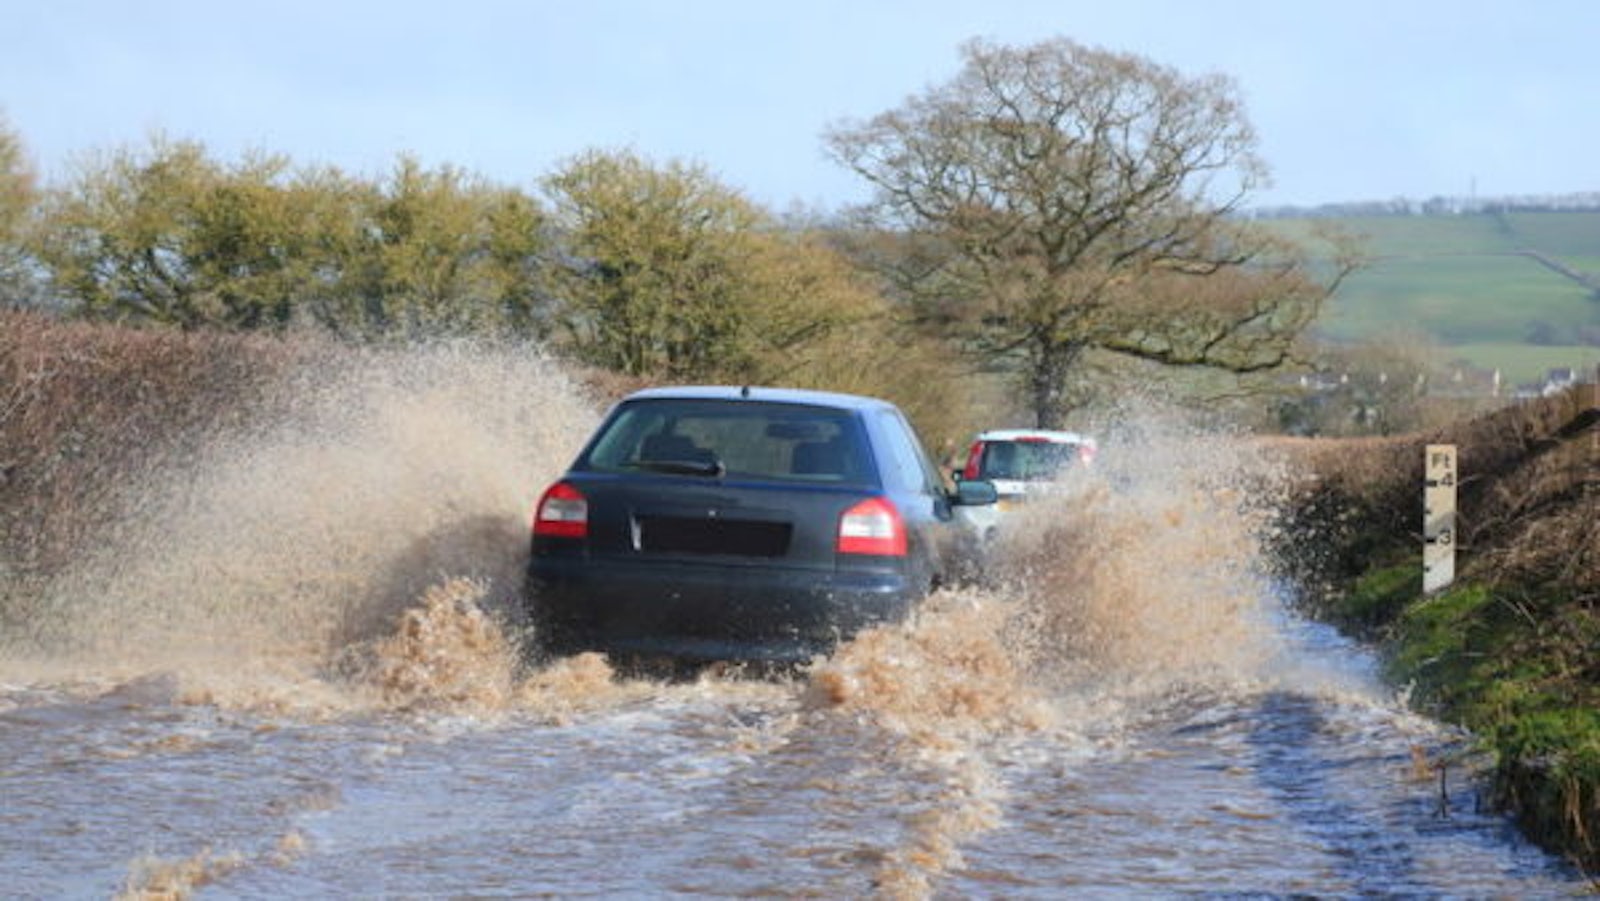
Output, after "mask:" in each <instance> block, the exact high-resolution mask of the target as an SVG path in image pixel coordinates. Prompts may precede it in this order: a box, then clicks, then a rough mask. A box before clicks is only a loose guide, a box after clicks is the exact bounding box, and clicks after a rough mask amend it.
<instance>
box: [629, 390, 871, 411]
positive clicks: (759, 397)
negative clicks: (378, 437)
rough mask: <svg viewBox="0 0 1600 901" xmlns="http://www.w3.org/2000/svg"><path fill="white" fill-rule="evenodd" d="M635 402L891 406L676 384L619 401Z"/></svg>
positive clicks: (852, 397) (831, 396)
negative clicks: (742, 402)
mask: <svg viewBox="0 0 1600 901" xmlns="http://www.w3.org/2000/svg"><path fill="white" fill-rule="evenodd" d="M635 400H731V401H756V402H761V403H780V404H806V405H808V406H814V407H838V408H840V409H847V410H873V409H883V408H889V409H893V408H894V405H893V404H891V403H889V402H888V401H886V400H883V399H881V398H876V397H866V396H863V395H859V394H841V393H839V392H834V391H812V390H809V389H805V388H767V387H761V386H756V385H679V386H673V387H663V388H645V389H644V390H642V391H635V392H633V393H632V394H629V395H628V396H627V397H624V398H623V399H622V403H628V402H629V401H635Z"/></svg>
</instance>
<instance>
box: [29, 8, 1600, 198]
mask: <svg viewBox="0 0 1600 901" xmlns="http://www.w3.org/2000/svg"><path fill="white" fill-rule="evenodd" d="M9 6H10V8H9V9H7V10H6V11H5V12H4V14H3V15H0V115H4V117H5V119H6V120H7V121H8V123H9V125H10V127H11V128H12V129H13V130H14V131H16V132H17V133H18V134H19V135H20V136H21V138H22V140H23V143H24V145H25V146H26V148H27V150H28V151H29V153H30V155H31V156H32V158H33V160H34V161H35V163H36V164H37V166H38V168H39V169H40V170H41V171H42V172H43V174H44V175H45V176H46V178H47V179H51V180H59V179H61V178H63V177H65V176H66V175H67V174H68V173H69V172H70V171H71V166H72V164H73V162H74V161H76V160H81V159H83V158H85V157H86V156H87V155H89V154H91V153H93V152H96V151H100V150H106V149H111V148H116V147H122V146H142V145H143V144H144V143H145V142H146V140H147V138H148V137H149V135H150V134H151V133H152V132H156V131H160V132H162V133H164V134H166V135H167V136H168V137H172V138H184V139H192V140H197V141H200V142H201V143H203V144H205V145H206V147H207V148H208V149H209V150H210V151H211V153H212V154H213V156H215V157H218V158H221V159H225V160H233V159H236V158H238V157H239V156H240V155H242V154H244V153H245V152H247V151H250V150H266V151H272V152H279V153H284V154H287V155H288V156H289V157H290V158H291V159H292V160H293V161H294V162H295V163H297V164H304V165H311V164H318V165H321V164H329V165H335V166H339V167H341V168H343V169H346V170H349V171H352V172H357V173H361V174H365V175H379V174H382V173H384V172H386V171H387V170H388V169H389V168H390V166H391V165H392V164H393V162H394V161H395V158H396V157H397V156H398V155H399V154H401V153H411V154H414V155H415V156H417V157H419V158H420V159H421V160H422V161H423V162H424V163H425V164H427V165H429V166H434V165H442V164H446V163H448V164H452V165H456V166H459V167H462V168H465V169H468V170H471V171H474V172H477V173H479V174H482V175H484V176H486V177H488V178H491V179H493V180H495V181H499V182H502V183H506V184H512V185H517V186H521V187H527V188H531V187H533V186H534V185H535V184H536V182H537V181H538V179H539V178H540V177H542V176H544V175H547V174H549V173H550V172H552V171H554V169H555V168H556V167H557V166H558V165H560V164H561V163H562V162H563V161H564V160H566V159H567V158H569V157H571V156H572V155H574V154H577V153H580V152H582V151H584V150H588V149H592V148H608V149H614V148H620V147H628V148H631V149H633V150H635V151H638V152H639V153H641V154H643V155H645V156H647V157H649V158H651V159H654V160H657V161H664V160H668V159H683V160H690V161H695V162H698V163H702V164H704V165H705V166H706V167H708V168H709V169H710V170H711V171H712V172H713V173H715V174H716V175H717V177H718V178H719V179H720V180H721V181H723V182H724V183H725V184H727V185H729V186H731V187H734V188H737V189H739V190H741V191H743V192H744V193H746V194H747V195H748V196H750V197H751V198H752V199H754V200H756V201H757V202H760V203H762V204H764V205H766V206H768V207H771V208H773V209H774V210H783V209H786V208H787V207H788V206H790V205H791V204H792V203H800V204H804V205H808V206H812V207H820V208H825V209H831V208H835V207H837V206H839V205H841V204H843V203H847V202H851V201H854V200H859V199H861V198H862V197H863V196H864V194H865V188H864V186H863V185H862V184H861V182H860V181H859V180H858V179H857V178H856V176H854V175H852V174H851V173H849V172H848V171H846V170H844V169H842V168H840V167H839V166H838V165H836V164H835V163H832V162H830V161H829V160H828V159H827V158H826V156H825V155H824V153H823V149H822V139H821V135H822V132H823V131H824V129H825V128H826V127H827V126H828V125H829V124H831V123H835V122H838V121H841V120H847V119H863V118H866V117H869V116H871V115H874V114H876V113H878V112H882V111H884V110H887V109H890V108H893V107H895V106H898V105H899V104H900V103H901V102H902V101H904V100H905V99H906V97H907V96H909V95H910V94H913V93H916V92H919V91H921V90H922V89H924V88H925V87H927V86H929V85H931V84H935V83H938V82H942V81H945V80H947V79H949V78H951V77H953V76H954V75H955V74H956V71H957V69H958V67H959V56H958V47H959V45H960V44H961V43H962V42H963V41H965V40H967V39H969V38H974V37H983V38H987V39H992V40H996V41H1000V42H1004V43H1013V44H1024V43H1031V42H1034V41H1038V40H1043V39H1046V38H1051V37H1058V36H1061V37H1069V38H1072V39H1074V40H1077V41H1080V42H1082V43H1086V44H1092V45H1097V46H1101V47H1106V48H1109V49H1113V50H1118V51H1124V52H1132V53H1137V54H1139V55H1142V56H1145V57H1148V58H1149V59H1152V60H1154V61H1156V62H1159V63H1162V64H1165V65H1169V66H1172V67H1175V68H1177V69H1179V70H1180V71H1183V72H1185V73H1188V74H1193V75H1199V74H1204V73H1210V72H1222V73H1224V74H1227V75H1229V76H1231V77H1233V78H1234V79H1235V80H1236V82H1237V83H1238V85H1239V88H1240V90H1241V93H1242V95H1243V97H1244V99H1245V103H1246V108H1247V110H1248V113H1249V117H1250V120H1251V121H1252V122H1253V123H1254V125H1255V127H1256V130H1257V132H1258V133H1259V136H1260V152H1261V154H1262V156H1263V157H1264V158H1265V159H1266V161H1267V163H1268V165H1269V166H1270V167H1271V169H1272V173H1273V180H1274V184H1273V186H1272V187H1271V188H1269V189H1266V190H1263V191H1261V192H1259V193H1258V194H1257V195H1256V196H1255V201H1256V203H1258V204H1262V205H1267V204H1279V203H1290V204H1316V203H1323V202H1335V201H1352V200H1371V199H1387V198H1391V197H1396V196H1408V197H1413V198H1426V197H1429V196H1433V195H1440V194H1442V195H1467V194H1469V193H1471V192H1473V191H1476V193H1477V194H1478V195H1480V196H1501V195H1521V194H1551V193H1568V192H1576V191H1595V190H1600V66H1596V65H1595V64H1594V60H1595V58H1596V53H1597V52H1600V51H1597V50H1596V47H1597V46H1600V2H1591V0H1521V2H1504V0H1495V2H1489V0H1200V2H1193V0H1191V2H1181V0H1171V2H1168V0H1095V2H1079V0H1053V2H1052V0H970V2H948V0H920V2H887V0H886V2H872V0H854V2H842V0H807V2H805V3H763V2H760V0H698V2H697V0H674V2H645V0H633V2H627V0H569V2H563V3H552V2H535V0H529V2H509V0H506V2H491V0H454V2H448V3H445V2H434V3H412V2H406V0H387V2H365V0H362V2H338V0H321V2H306V0H276V2H272V3H260V2H254V0H240V2H228V0H182V2H179V0H104V2H87V0H51V2H48V3H46V2H38V3H16V4H10V5H9Z"/></svg>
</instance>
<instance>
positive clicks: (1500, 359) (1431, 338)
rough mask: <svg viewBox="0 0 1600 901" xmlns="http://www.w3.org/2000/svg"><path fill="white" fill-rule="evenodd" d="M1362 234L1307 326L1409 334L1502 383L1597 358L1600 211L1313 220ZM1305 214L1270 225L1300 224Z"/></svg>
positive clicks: (1366, 335)
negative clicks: (1362, 260) (1363, 258)
mask: <svg viewBox="0 0 1600 901" xmlns="http://www.w3.org/2000/svg"><path fill="white" fill-rule="evenodd" d="M1316 221H1317V222H1320V223H1323V224H1332V225H1335V226H1337V227H1338V228H1340V229H1341V230H1343V231H1345V232H1347V233H1349V234H1351V235H1355V236H1357V237H1358V238H1360V239H1361V242H1362V248H1363V250H1364V252H1365V254H1366V255H1367V257H1368V258H1369V260H1370V262H1369V263H1368V265H1367V266H1366V267H1364V268H1363V269H1362V270H1361V271H1359V272H1357V273H1356V274H1354V275H1352V276H1351V277H1350V278H1349V279H1347V280H1346V281H1345V283H1344V284H1343V285H1341V286H1340V289H1339V291H1338V293H1337V294H1335V295H1334V297H1333V298H1332V299H1331V301H1330V303H1329V304H1328V306H1327V308H1326V309H1325V311H1324V313H1323V316H1322V318H1321V319H1320V320H1319V321H1318V323H1317V326H1316V333H1317V334H1318V335H1319V336H1321V337H1324V338H1327V339H1330V340H1334V341H1340V342H1359V341H1364V340H1372V339H1389V340H1393V339H1395V338H1397V337H1398V338H1402V339H1413V340H1418V341H1422V342H1426V343H1428V344H1431V345H1433V346H1434V348H1436V350H1437V352H1438V353H1439V354H1441V355H1442V356H1443V357H1444V358H1445V359H1446V360H1453V359H1463V360H1466V361H1468V362H1470V363H1472V364H1474V365H1477V366H1481V367H1484V368H1497V369H1500V370H1501V373H1502V376H1503V378H1504V380H1505V381H1506V382H1507V383H1511V384H1515V383H1518V382H1527V381H1533V380H1536V379H1538V378H1540V377H1542V376H1543V375H1544V373H1545V372H1546V371H1547V370H1549V369H1551V368H1555V367H1562V366H1570V367H1575V368H1589V369H1591V370H1592V369H1593V368H1594V366H1595V365H1596V364H1600V292H1597V291H1596V289H1595V288H1594V287H1590V286H1586V285H1584V284H1582V283H1580V282H1578V281H1576V280H1574V279H1573V278H1571V277H1568V276H1566V275H1563V274H1561V273H1559V272H1557V271H1555V270H1554V269H1552V268H1550V267H1549V266H1546V265H1544V264H1542V263H1541V262H1539V261H1538V260H1537V259H1536V258H1535V257H1533V256H1531V255H1530V254H1529V252H1536V253H1538V254H1542V255H1543V256H1545V257H1547V258H1549V259H1551V260H1553V261H1555V262H1558V263H1559V264H1561V265H1563V266H1565V267H1567V268H1568V269H1571V270H1574V271H1575V272H1577V273H1579V274H1581V275H1586V276H1588V277H1589V278H1590V280H1591V284H1596V285H1600V212H1540V213H1506V214H1495V213H1473V214H1463V215H1434V216H1381V217H1380V216H1374V217H1362V218H1345V219H1334V220H1316ZM1310 225H1311V222H1310V221H1308V220H1283V221H1281V222H1279V223H1277V224H1275V225H1274V227H1279V228H1283V229H1284V230H1286V231H1289V232H1290V233H1292V234H1295V235H1298V236H1304V235H1305V234H1307V233H1309V227H1310Z"/></svg>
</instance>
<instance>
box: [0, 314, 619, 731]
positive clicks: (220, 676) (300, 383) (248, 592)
mask: <svg viewBox="0 0 1600 901" xmlns="http://www.w3.org/2000/svg"><path fill="white" fill-rule="evenodd" d="M337 360H338V362H336V363H330V364H328V365H327V366H326V367H325V368H320V369H318V370H317V371H314V372H312V371H300V372H296V373H293V374H292V375H291V376H290V377H289V378H287V379H285V380H284V381H283V382H282V383H280V384H276V385H274V386H272V388H271V389H270V390H269V391H267V392H264V393H265V394H268V395H271V396H272V397H274V398H275V399H274V400H273V401H272V402H270V403H266V404H263V409H264V410H265V409H272V410H290V411H292V412H290V413H286V414H283V415H281V416H273V417H266V415H265V413H264V412H263V410H241V411H239V416H238V420H239V422H240V425H239V426H238V428H236V429H234V430H232V431H229V432H227V433H225V434H219V435H217V436H215V437H214V439H213V440H212V441H211V442H210V444H209V445H208V446H207V447H205V448H204V449H203V450H202V451H201V452H200V453H199V454H197V455H196V456H195V457H194V458H193V459H189V460H185V461H182V462H181V463H177V464H170V465H168V466H167V468H165V469H163V470H161V471H158V472H151V473H130V474H128V477H129V480H130V481H134V482H135V483H136V484H137V487H136V488H135V489H134V490H133V491H132V493H133V495H134V497H133V499H132V501H131V502H130V503H128V505H127V509H128V511H129V512H128V514H127V515H126V516H124V517H123V518H122V519H121V521H120V522H118V523H117V524H115V525H114V526H113V527H112V528H111V529H109V530H108V532H107V534H105V535H104V536H103V540H102V541H101V542H100V546H99V549H98V550H97V551H95V552H92V553H86V554H85V556H84V557H83V559H82V560H80V561H79V563H78V564H77V565H76V566H74V567H73V568H72V569H71V571H69V572H67V573H65V574H64V575H63V576H62V577H61V578H59V579H57V580H55V582H54V583H53V584H51V585H50V586H49V587H48V590H47V591H45V592H44V593H43V595H42V596H41V597H39V598H38V599H37V603H36V604H35V606H34V611H33V617H34V619H35V620H37V621H40V622H42V623H45V624H46V626H45V627H42V628H40V629H38V630H36V631H37V632H38V633H39V634H40V635H41V636H44V638H43V639H42V640H41V641H39V642H37V643H36V644H35V646H33V647H28V648H21V649H17V648H9V649H8V651H7V654H6V655H5V656H6V658H7V659H5V660H3V661H0V666H3V667H4V668H5V669H6V670H8V671H14V672H16V673H17V675H16V676H15V677H14V678H16V679H18V680H19V681H22V680H27V679H28V675H29V673H30V672H33V673H40V672H47V673H50V674H52V675H53V676H54V677H55V678H62V677H65V676H67V675H68V674H71V673H74V672H76V673H79V674H92V675H93V676H95V677H97V678H135V677H137V676H139V675H142V674H145V673H151V672H172V673H178V674H180V676H181V677H182V678H183V679H184V680H185V684H186V685H188V686H189V690H190V691H191V692H192V693H193V694H194V695H196V696H197V697H199V698H208V699H211V700H217V701H220V702H244V703H248V700H247V698H246V697H243V696H245V695H248V694H249V693H250V692H251V691H254V690H257V689H259V690H261V691H263V692H265V693H266V694H267V695H269V696H271V697H278V696H284V695H296V694H299V693H300V690H301V689H302V688H303V687H305V685H306V683H325V680H323V679H322V678H321V676H322V675H323V674H324V672H325V671H326V669H327V668H328V667H329V665H330V662H331V661H333V660H334V659H335V658H337V657H338V656H339V655H340V654H341V653H345V652H346V649H348V648H349V647H351V646H353V645H359V644H361V643H364V642H370V641H372V640H374V639H376V638H378V637H381V636H384V635H388V634H389V633H390V632H392V630H393V629H394V628H395V624H396V623H397V622H398V621H399V619H400V617H401V615H402V613H403V612H404V611H406V610H407V608H410V607H412V606H413V605H416V604H418V603H419V601H421V602H423V603H424V605H426V601H425V599H426V598H427V597H429V595H428V592H429V590H430V589H432V588H434V587H436V586H439V585H443V584H448V583H449V580H452V579H458V578H469V579H474V580H476V582H477V584H479V585H480V586H481V587H482V594H483V596H482V597H481V598H480V599H479V601H478V603H480V604H481V605H482V606H484V607H485V608H488V609H490V610H492V611H493V612H494V613H495V614H496V615H497V616H498V615H503V614H506V613H507V612H508V611H509V610H510V608H511V607H512V605H511V604H510V603H509V602H510V599H511V596H512V594H513V593H514V590H515V586H516V583H517V579H518V576H519V574H520V566H521V561H522V558H523V555H525V553H526V547H527V537H526V536H527V532H526V528H527V526H526V524H527V516H528V510H529V509H530V507H531V503H532V500H533V498H534V497H535V496H536V494H537V491H538V490H539V489H540V488H541V487H542V485H543V483H544V482H545V481H546V480H548V479H549V478H553V477H554V476H555V474H557V473H558V472H559V471H560V469H561V468H562V467H564V466H565V464H566V463H567V462H568V460H570V458H571V456H572V455H573V453H575V451H576V449H577V447H578V446H579V445H580V444H581V442H582V440H583V439H584V437H586V436H587V434H588V432H589V430H590V429H591V428H592V425H593V423H594V420H595V418H596V416H595V411H594V409H593V405H592V404H591V403H590V402H589V401H587V400H586V399H585V398H584V397H583V396H582V394H581V392H580V391H579V389H578V388H577V387H576V386H575V384H574V383H573V382H572V381H571V380H570V379H569V378H568V377H567V375H566V374H565V372H564V371H563V370H562V369H561V368H560V367H559V366H557V365H556V364H554V363H552V362H551V361H549V360H547V359H545V358H543V357H542V356H540V355H539V354H537V353H536V352H533V351H530V350H527V349H517V348H505V347H482V346H476V345H470V344H448V345H440V346H435V347H428V348H420V349H419V348H413V349H406V350H385V349H374V350H365V351H351V352H350V353H349V354H347V355H342V356H340V357H338V358H337ZM284 396H286V397H289V398H291V401H290V402H279V401H277V400H276V398H278V397H284ZM241 681H243V683H244V684H240V683H241ZM286 685H287V686H291V687H289V688H288V690H287V691H284V690H282V689H283V688H284V687H285V686H286ZM317 687H318V686H313V690H314V691H315V690H316V688H317ZM419 690H420V689H419Z"/></svg>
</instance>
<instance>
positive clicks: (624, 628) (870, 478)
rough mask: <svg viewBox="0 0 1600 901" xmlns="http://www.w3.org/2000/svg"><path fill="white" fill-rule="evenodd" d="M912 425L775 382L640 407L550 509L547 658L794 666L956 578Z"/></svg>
mask: <svg viewBox="0 0 1600 901" xmlns="http://www.w3.org/2000/svg"><path fill="white" fill-rule="evenodd" d="M994 500H995V492H994V488H993V486H992V485H991V484H989V483H987V482H981V481H977V482H963V483H961V485H960V486H959V487H958V489H957V491H955V492H951V491H949V490H947V489H946V487H945V483H944V482H943V480H942V479H941V477H940V475H939V472H938V470H937V469H936V468H935V467H934V465H933V463H932V461H931V460H930V459H929V458H928V455H927V453H926V452H925V451H924V450H923V448H922V445H921V443H920V442H919V441H918V439H917V436H916V434H915V432H913V431H912V428H911V426H910V424H909V423H908V422H907V421H906V418H905V416H904V415H903V414H902V413H901V412H900V410H899V409H898V408H896V407H895V406H894V405H893V404H890V403H888V402H886V401H882V400H877V399H874V398H868V397H857V396H854V395H847V394H831V393H825V392H817V391H799V390H788V389H769V388H723V387H695V388H659V389H652V390H648V391H641V392H638V393H636V394H633V395H630V396H629V397H627V398H626V399H624V400H623V401H622V402H621V403H619V404H618V405H617V406H616V407H615V408H614V409H613V410H612V411H611V413H610V415H608V416H607V417H606V420H605V422H604V423H602V424H601V426H600V428H599V429H598V430H597V431H596V432H595V434H594V436H593V437H592V438H591V439H590V440H589V443H588V445H587V446H586V447H584V449H583V451H582V452H581V453H580V454H579V455H578V459H577V460H576V462H574V463H573V464H572V467H571V468H570V469H569V470H568V471H567V473H566V474H565V475H563V476H562V477H561V479H560V481H558V482H556V483H555V484H554V485H551V486H550V487H549V488H548V489H547V490H546V491H545V492H544V495H543V497H541V498H540V500H539V504H538V507H537V509H536V510H535V512H534V520H533V554H532V557H531V559H530V562H529V565H528V580H527V588H526V592H525V596H526V600H527V604H528V609H529V613H530V615H531V620H532V622H533V625H534V635H535V639H536V641H537V642H538V643H539V645H541V646H542V648H543V650H545V651H546V652H549V653H553V654H558V655H565V654H570V653H575V652H578V651H584V650H596V651H602V652H606V653H608V654H613V655H619V656H624V657H633V656H645V657H668V658H674V659H678V660H688V661H711V660H745V661H773V662H801V661H805V660H808V659H810V657H811V656H812V655H814V654H817V653H823V652H826V651H828V650H829V649H831V648H832V647H833V646H834V645H835V644H837V643H838V642H839V641H841V640H844V639H847V638H849V637H850V636H851V635H853V634H854V633H855V632H857V631H858V630H860V629H862V628H864V627H866V626H870V625H872V624H875V623H880V622H885V621H894V620H898V619H901V618H903V617H904V616H905V615H906V614H907V613H908V612H910V610H911V609H912V607H913V606H914V605H915V604H916V603H917V602H918V601H919V600H921V599H922V598H923V597H924V596H925V595H927V593H928V592H929V591H931V590H932V589H933V587H934V586H936V585H938V584H940V583H941V582H944V581H947V580H948V579H950V578H951V577H952V576H953V575H954V574H955V573H956V572H957V569H958V567H959V566H961V564H962V561H961V554H962V546H963V543H964V542H963V537H962V536H963V530H962V528H961V526H960V525H958V523H957V522H956V520H955V518H954V516H953V508H954V507H955V506H956V505H960V504H984V503H993V502H994Z"/></svg>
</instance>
